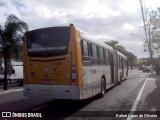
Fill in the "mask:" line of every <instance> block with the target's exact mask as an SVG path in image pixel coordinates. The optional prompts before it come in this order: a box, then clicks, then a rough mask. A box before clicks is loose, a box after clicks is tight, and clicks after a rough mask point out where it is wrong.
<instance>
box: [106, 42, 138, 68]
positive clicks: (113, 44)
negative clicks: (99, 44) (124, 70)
mask: <svg viewBox="0 0 160 120" xmlns="http://www.w3.org/2000/svg"><path fill="white" fill-rule="evenodd" d="M105 43H106V44H107V45H109V46H111V47H113V48H114V49H115V50H118V51H119V52H121V53H123V54H124V55H125V56H127V58H128V63H129V65H130V66H133V65H134V64H135V60H136V59H137V57H136V56H135V55H134V54H133V53H132V52H128V51H127V50H126V48H125V47H123V46H122V45H118V43H119V42H118V41H115V40H110V41H106V42H105Z"/></svg>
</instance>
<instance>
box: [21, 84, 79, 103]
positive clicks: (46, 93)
mask: <svg viewBox="0 0 160 120" xmlns="http://www.w3.org/2000/svg"><path fill="white" fill-rule="evenodd" d="M24 96H26V97H46V98H54V99H72V100H80V88H79V87H78V86H71V85H41V84H24Z"/></svg>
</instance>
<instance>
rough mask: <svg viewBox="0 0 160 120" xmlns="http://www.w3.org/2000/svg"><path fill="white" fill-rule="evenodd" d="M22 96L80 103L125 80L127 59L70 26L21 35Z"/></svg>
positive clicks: (43, 29) (102, 94) (102, 93)
mask: <svg viewBox="0 0 160 120" xmlns="http://www.w3.org/2000/svg"><path fill="white" fill-rule="evenodd" d="M23 57H24V63H23V64H24V69H23V70H24V95H25V96H28V97H48V98H55V99H72V100H81V99H86V98H90V97H92V96H95V95H97V94H100V95H101V96H104V95H105V92H106V89H108V88H110V87H112V86H114V85H116V84H118V83H121V82H122V80H123V79H126V78H127V75H128V67H127V57H126V56H124V55H123V54H122V53H120V52H118V51H116V50H114V49H113V48H112V47H110V46H108V45H107V44H105V43H102V42H101V41H99V40H97V39H95V38H93V37H92V36H91V35H89V34H87V33H86V32H84V31H82V30H80V29H78V28H76V27H75V26H74V25H73V24H71V25H70V26H60V27H49V28H41V29H37V30H32V31H29V32H26V33H25V35H24V56H23Z"/></svg>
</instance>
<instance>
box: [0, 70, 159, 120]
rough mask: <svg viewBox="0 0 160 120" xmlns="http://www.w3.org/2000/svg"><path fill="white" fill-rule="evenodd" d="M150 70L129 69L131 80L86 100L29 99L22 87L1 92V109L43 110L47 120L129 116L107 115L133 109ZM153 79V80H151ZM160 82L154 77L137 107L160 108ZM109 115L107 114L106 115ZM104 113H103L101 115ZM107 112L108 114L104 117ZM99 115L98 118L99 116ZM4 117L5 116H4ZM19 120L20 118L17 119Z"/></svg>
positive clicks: (146, 86) (138, 108) (145, 88)
mask: <svg viewBox="0 0 160 120" xmlns="http://www.w3.org/2000/svg"><path fill="white" fill-rule="evenodd" d="M147 74H148V73H143V72H142V71H140V70H136V69H133V70H129V76H128V79H127V80H125V81H123V83H122V84H121V85H117V86H115V87H114V88H112V89H110V90H108V91H107V93H106V95H105V96H104V97H103V98H99V96H95V97H93V98H90V99H87V100H82V101H70V100H53V99H46V98H27V97H24V96H23V90H22V88H20V87H18V88H16V89H14V90H12V89H10V90H8V91H5V92H0V111H1V112H2V111H10V112H22V111H23V112H25V111H26V112H39V113H42V115H43V114H45V115H47V116H49V117H48V118H45V119H53V120H55V119H67V120H75V119H76V120H77V119H96V120H97V119H110V120H113V119H117V120H120V119H127V118H115V117H107V118H106V116H105V115H106V114H109V112H112V113H114V111H115V112H116V111H131V108H132V107H133V106H134V103H135V100H136V98H137V96H138V95H139V92H140V90H141V88H142V86H143V85H144V83H145V80H146V78H147ZM151 78H152V79H153V80H150V79H151ZM159 85H160V82H159V81H158V78H157V76H150V78H148V80H147V82H146V85H145V87H144V89H143V93H142V95H141V97H140V101H139V102H138V106H137V107H136V110H138V111H145V110H159V111H160V108H159V107H160V105H159V106H158V105H157V104H158V102H159V101H160V98H157V99H156V100H155V99H154V98H156V97H157V96H159V95H160V92H159V89H157V86H159ZM104 114H105V115H104ZM101 115H102V116H101ZM103 115H104V116H103ZM97 116H98V117H97ZM1 119H3V118H1ZM14 119H15V120H17V118H14ZM3 120H4V119H3Z"/></svg>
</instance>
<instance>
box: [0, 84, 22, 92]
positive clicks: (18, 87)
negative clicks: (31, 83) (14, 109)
mask: <svg viewBox="0 0 160 120" xmlns="http://www.w3.org/2000/svg"><path fill="white" fill-rule="evenodd" d="M3 87H4V85H3V84H0V92H4V90H3ZM20 88H23V86H20V85H18V83H11V84H8V85H7V90H16V89H20ZM7 90H5V91H7Z"/></svg>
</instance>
